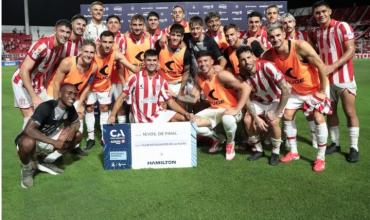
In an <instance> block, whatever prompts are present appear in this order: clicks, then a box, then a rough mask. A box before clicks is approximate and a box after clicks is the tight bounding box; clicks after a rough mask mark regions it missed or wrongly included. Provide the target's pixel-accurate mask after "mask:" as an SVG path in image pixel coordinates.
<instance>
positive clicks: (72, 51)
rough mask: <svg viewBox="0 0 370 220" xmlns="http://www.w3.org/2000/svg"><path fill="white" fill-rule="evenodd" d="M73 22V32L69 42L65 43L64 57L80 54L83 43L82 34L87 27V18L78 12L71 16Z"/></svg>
mask: <svg viewBox="0 0 370 220" xmlns="http://www.w3.org/2000/svg"><path fill="white" fill-rule="evenodd" d="M71 24H72V33H71V37H70V38H69V40H68V41H67V43H66V44H64V50H63V53H62V57H63V58H64V57H69V56H77V55H78V50H79V49H80V47H81V45H82V36H83V34H84V32H85V29H86V24H87V20H86V18H85V17H84V16H83V15H81V14H77V15H75V16H73V17H72V18H71Z"/></svg>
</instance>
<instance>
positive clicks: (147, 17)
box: [146, 11, 159, 20]
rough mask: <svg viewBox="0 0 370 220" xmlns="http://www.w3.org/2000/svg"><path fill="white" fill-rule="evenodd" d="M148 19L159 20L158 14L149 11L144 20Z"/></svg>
mask: <svg viewBox="0 0 370 220" xmlns="http://www.w3.org/2000/svg"><path fill="white" fill-rule="evenodd" d="M150 17H156V18H158V19H159V14H158V13H157V12H155V11H151V12H149V13H148V16H146V20H149V18H150Z"/></svg>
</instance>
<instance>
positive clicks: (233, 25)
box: [224, 24, 239, 33]
mask: <svg viewBox="0 0 370 220" xmlns="http://www.w3.org/2000/svg"><path fill="white" fill-rule="evenodd" d="M232 28H234V29H235V30H236V31H239V27H238V25H236V24H228V25H225V27H224V33H226V31H228V30H229V29H232Z"/></svg>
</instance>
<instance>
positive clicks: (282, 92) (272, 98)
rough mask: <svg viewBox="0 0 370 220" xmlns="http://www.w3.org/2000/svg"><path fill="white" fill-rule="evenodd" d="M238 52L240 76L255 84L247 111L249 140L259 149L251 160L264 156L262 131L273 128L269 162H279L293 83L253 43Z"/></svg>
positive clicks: (274, 163) (251, 84)
mask: <svg viewBox="0 0 370 220" xmlns="http://www.w3.org/2000/svg"><path fill="white" fill-rule="evenodd" d="M236 53H237V57H238V59H239V63H240V70H241V72H240V76H241V77H243V78H245V80H246V82H247V83H248V85H249V86H251V87H252V96H251V100H252V101H251V102H248V103H247V110H248V112H247V113H246V114H245V117H244V124H245V128H246V130H247V133H248V136H249V143H250V144H252V145H254V147H255V149H256V151H255V152H254V153H253V154H252V155H251V156H250V157H248V160H257V159H259V158H260V157H262V156H263V149H262V145H261V143H260V137H259V135H258V132H261V131H264V132H266V131H268V130H270V131H271V134H272V135H271V142H272V153H271V157H270V159H269V164H270V165H277V164H278V163H279V154H280V145H281V128H280V118H281V117H282V116H283V113H284V108H285V105H286V103H287V101H288V98H289V95H290V85H289V84H288V83H287V82H286V81H285V78H284V75H283V74H282V73H281V72H280V70H279V69H277V68H276V67H275V65H274V64H273V63H271V62H269V61H265V60H258V59H257V57H256V56H255V55H254V54H253V52H252V49H251V48H250V47H248V46H247V47H245V46H242V47H240V48H238V49H237V50H236Z"/></svg>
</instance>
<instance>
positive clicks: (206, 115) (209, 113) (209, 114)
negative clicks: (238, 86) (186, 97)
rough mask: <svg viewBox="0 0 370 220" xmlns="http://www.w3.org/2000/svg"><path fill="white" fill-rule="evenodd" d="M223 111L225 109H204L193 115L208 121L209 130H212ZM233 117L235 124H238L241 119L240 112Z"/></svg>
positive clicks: (219, 120)
mask: <svg viewBox="0 0 370 220" xmlns="http://www.w3.org/2000/svg"><path fill="white" fill-rule="evenodd" d="M225 111H226V109H224V108H206V109H203V110H202V111H200V112H198V113H197V114H195V115H196V116H198V117H200V118H203V119H208V120H209V121H210V122H211V128H212V129H213V128H215V127H216V126H217V125H218V124H219V123H220V122H221V120H222V116H223V115H224V112H225ZM234 117H235V119H236V122H239V121H240V120H241V119H242V112H239V113H238V114H236V115H234Z"/></svg>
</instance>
